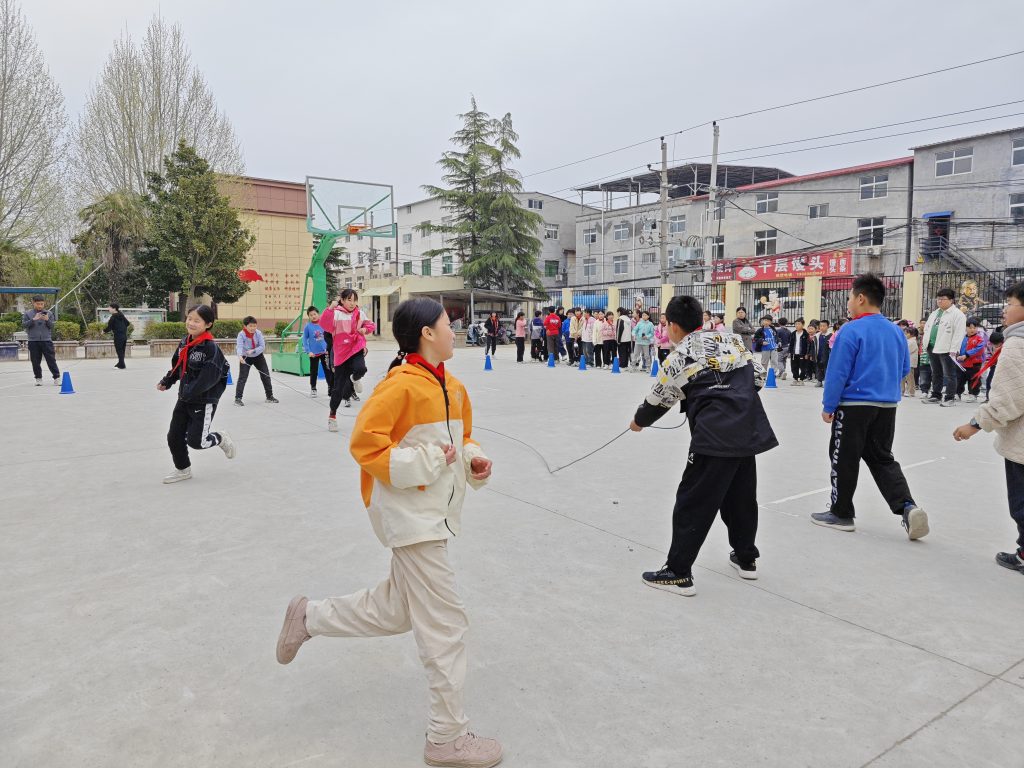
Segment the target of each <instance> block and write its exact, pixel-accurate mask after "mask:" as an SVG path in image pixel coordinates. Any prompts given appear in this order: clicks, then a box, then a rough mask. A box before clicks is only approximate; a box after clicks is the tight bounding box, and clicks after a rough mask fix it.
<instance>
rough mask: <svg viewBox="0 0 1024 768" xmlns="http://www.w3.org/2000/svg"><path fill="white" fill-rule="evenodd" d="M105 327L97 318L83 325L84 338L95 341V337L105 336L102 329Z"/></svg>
mask: <svg viewBox="0 0 1024 768" xmlns="http://www.w3.org/2000/svg"><path fill="white" fill-rule="evenodd" d="M106 327H107V324H106V323H101V322H100V321H99V320H97V321H96V322H95V323H89V324H88V325H87V326H85V338H86V339H88V340H89V341H96V340H97V339H104V338H106V336H107V335H106V334H105V333H104V332H103V329H104V328H106Z"/></svg>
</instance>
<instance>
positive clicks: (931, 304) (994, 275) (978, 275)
mask: <svg viewBox="0 0 1024 768" xmlns="http://www.w3.org/2000/svg"><path fill="white" fill-rule="evenodd" d="M1022 279H1024V269H1000V270H994V271H987V272H982V271H976V272H926V273H925V274H924V275H922V281H921V282H922V293H923V296H922V305H921V306H922V307H923V312H924V314H925V315H927V314H928V313H929V312H931V311H932V309H934V308H935V294H936V293H938V292H939V290H940V289H942V288H951V289H952V290H953V293H954V294H955V295H956V298H954V299H953V301H954V302H955V303H956V306H958V307H959V308H960V309H961V311H962V312H963V313H964V314H965V315H967V316H968V317H978V318H980V319H981V320H982V321H984V322H985V323H986V324H988V325H992V326H995V325H999V324H1000V323H1001V322H1002V316H1003V303H1004V300H1003V294H1004V293H1005V292H1006V289H1007V288H1009V287H1010V286H1011V285H1013V284H1014V283H1016V282H1019V281H1020V280H1022ZM907 319H908V320H909V319H915V320H916V319H917V318H907Z"/></svg>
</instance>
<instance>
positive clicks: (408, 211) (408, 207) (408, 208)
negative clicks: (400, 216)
mask: <svg viewBox="0 0 1024 768" xmlns="http://www.w3.org/2000/svg"><path fill="white" fill-rule="evenodd" d="M405 212H406V213H412V206H411V205H407V206H405Z"/></svg>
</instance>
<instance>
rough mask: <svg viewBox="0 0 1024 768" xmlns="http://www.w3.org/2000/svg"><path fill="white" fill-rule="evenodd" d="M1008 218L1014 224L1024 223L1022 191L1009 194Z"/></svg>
mask: <svg viewBox="0 0 1024 768" xmlns="http://www.w3.org/2000/svg"><path fill="white" fill-rule="evenodd" d="M1010 218H1012V219H1013V223H1014V224H1024V192H1016V193H1014V194H1012V195H1010Z"/></svg>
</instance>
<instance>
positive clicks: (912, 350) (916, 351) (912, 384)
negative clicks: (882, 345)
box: [903, 325, 921, 397]
mask: <svg viewBox="0 0 1024 768" xmlns="http://www.w3.org/2000/svg"><path fill="white" fill-rule="evenodd" d="M903 335H904V336H906V337H907V355H908V356H909V358H910V373H908V374H907V375H906V376H904V377H903V396H904V397H913V396H914V395H915V394H916V386H917V367H918V366H919V365H920V361H921V346H920V345H919V344H918V343H917V328H911V327H910V326H909V325H908V326H907V327H906V328H904V329H903Z"/></svg>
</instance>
